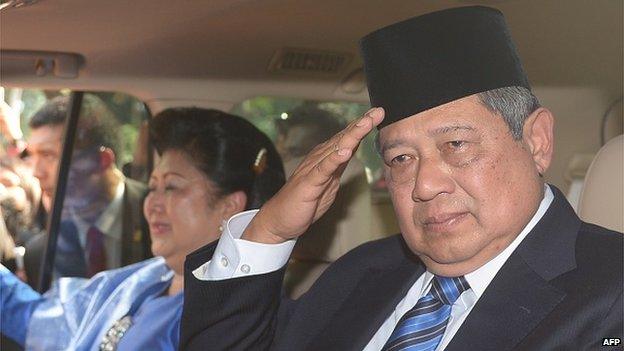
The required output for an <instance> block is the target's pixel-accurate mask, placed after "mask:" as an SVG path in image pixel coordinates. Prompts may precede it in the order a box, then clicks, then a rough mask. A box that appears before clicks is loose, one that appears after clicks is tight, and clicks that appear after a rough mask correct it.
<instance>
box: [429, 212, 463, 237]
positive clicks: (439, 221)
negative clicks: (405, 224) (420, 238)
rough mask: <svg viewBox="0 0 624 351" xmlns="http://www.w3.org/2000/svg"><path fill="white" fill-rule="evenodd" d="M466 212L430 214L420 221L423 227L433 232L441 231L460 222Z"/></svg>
mask: <svg viewBox="0 0 624 351" xmlns="http://www.w3.org/2000/svg"><path fill="white" fill-rule="evenodd" d="M467 216H468V212H445V213H438V214H435V215H431V216H429V217H427V218H425V220H424V221H422V224H423V225H424V227H425V228H427V229H428V230H430V231H434V232H443V231H447V230H449V229H451V228H452V227H454V226H455V225H457V224H459V223H460V222H462V221H463V220H464V219H465V218H466V217H467Z"/></svg>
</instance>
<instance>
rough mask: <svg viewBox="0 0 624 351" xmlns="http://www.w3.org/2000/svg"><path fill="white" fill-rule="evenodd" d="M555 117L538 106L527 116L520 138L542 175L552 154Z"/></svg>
mask: <svg viewBox="0 0 624 351" xmlns="http://www.w3.org/2000/svg"><path fill="white" fill-rule="evenodd" d="M554 126H555V118H554V117H553V114H552V112H550V111H549V110H548V109H546V108H543V107H540V108H538V109H537V110H535V111H534V112H533V113H531V114H530V115H529V117H527V119H526V120H525V122H524V126H523V129H522V139H523V141H524V143H525V144H526V145H527V146H528V148H529V151H530V152H531V155H532V157H533V161H534V162H535V167H536V168H537V171H538V173H539V174H541V175H543V174H544V173H545V172H546V170H547V169H548V167H549V166H550V162H551V160H552V156H553V149H554V141H555V140H554V135H553V131H554Z"/></svg>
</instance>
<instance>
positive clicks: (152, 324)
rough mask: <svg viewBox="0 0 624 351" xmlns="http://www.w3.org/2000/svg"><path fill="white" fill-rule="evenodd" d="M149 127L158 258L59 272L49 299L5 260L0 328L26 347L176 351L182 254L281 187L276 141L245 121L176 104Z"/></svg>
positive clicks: (151, 211) (147, 210)
mask: <svg viewBox="0 0 624 351" xmlns="http://www.w3.org/2000/svg"><path fill="white" fill-rule="evenodd" d="M150 128H151V133H152V137H153V142H154V145H155V146H156V149H157V151H158V153H159V155H160V156H161V157H160V161H159V162H158V164H157V166H156V168H155V169H154V171H153V172H152V175H151V177H150V180H149V189H150V191H149V194H148V195H147V197H146V199H145V203H144V206H143V211H144V214H145V218H146V219H147V221H148V223H149V227H150V236H151V239H152V252H153V253H154V256H156V257H155V258H153V259H149V260H146V261H143V262H140V263H137V264H134V265H130V266H126V267H123V268H120V269H115V270H110V271H105V272H101V273H99V274H97V275H96V276H94V277H93V278H91V279H89V280H86V279H80V278H61V279H59V281H57V282H56V283H55V285H54V287H53V288H52V289H51V290H50V291H49V292H47V293H46V294H44V295H39V294H38V293H37V292H35V291H33V290H32V289H30V287H29V286H28V285H26V284H24V283H22V282H21V281H19V280H18V279H17V278H16V277H15V276H13V275H12V274H11V273H10V272H9V271H8V270H7V269H6V268H4V267H3V266H0V292H1V294H0V311H1V321H0V331H1V332H2V333H3V334H5V335H6V336H8V337H10V338H11V339H13V340H15V341H16V342H18V343H19V344H20V345H24V346H25V348H26V349H28V350H176V349H177V347H178V340H179V323H180V316H181V313H182V303H183V293H182V288H183V286H184V259H185V257H186V255H187V254H189V253H191V252H192V251H194V250H196V249H198V248H200V247H202V246H204V245H206V244H207V243H209V242H211V241H214V240H216V239H218V237H219V235H220V233H221V230H222V228H223V227H222V225H224V223H223V221H224V220H226V219H228V218H229V217H231V216H232V215H234V214H235V213H238V212H240V211H242V210H245V209H251V208H258V207H260V206H261V205H262V204H263V203H264V201H266V200H268V199H269V198H270V197H271V196H273V194H275V193H276V192H277V190H279V188H280V187H281V186H282V185H283V183H284V171H283V167H282V163H281V160H280V158H279V156H278V154H277V152H276V151H275V148H274V147H273V144H272V143H271V141H270V140H269V139H268V138H267V137H266V136H265V135H264V134H262V133H261V132H260V131H259V130H258V129H256V128H255V127H254V126H253V125H251V124H250V123H249V122H247V121H245V120H243V119H241V118H239V117H236V116H232V115H229V114H226V113H223V112H220V111H216V110H205V109H199V108H176V109H168V110H165V111H163V112H161V113H160V114H159V115H157V116H156V117H155V118H154V120H153V121H152V124H151V127H150Z"/></svg>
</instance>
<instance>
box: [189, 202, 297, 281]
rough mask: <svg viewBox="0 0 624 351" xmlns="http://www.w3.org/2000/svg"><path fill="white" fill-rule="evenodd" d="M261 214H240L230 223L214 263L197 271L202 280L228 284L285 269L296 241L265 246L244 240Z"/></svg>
mask: <svg viewBox="0 0 624 351" xmlns="http://www.w3.org/2000/svg"><path fill="white" fill-rule="evenodd" d="M258 211H259V210H249V211H245V212H241V213H238V214H236V215H234V216H232V218H230V219H229V220H228V221H227V224H226V225H225V228H224V229H223V234H221V238H220V239H219V243H218V244H217V248H216V249H215V252H214V255H213V256H212V260H210V261H208V262H206V263H204V264H203V265H201V266H199V267H198V268H197V269H195V270H194V271H193V275H194V276H195V277H196V278H197V279H199V280H224V279H230V278H238V277H243V276H247V275H258V274H264V273H269V272H274V271H276V270H278V269H280V268H282V267H283V266H284V265H285V264H286V262H288V259H289V258H290V254H291V253H292V250H293V248H294V247H295V243H296V240H288V241H286V242H284V243H281V244H274V245H271V244H262V243H257V242H253V241H248V240H243V239H240V237H241V236H242V235H243V232H244V231H245V229H246V228H247V226H248V225H249V223H250V222H251V220H252V219H253V218H254V217H255V216H256V214H257V213H258Z"/></svg>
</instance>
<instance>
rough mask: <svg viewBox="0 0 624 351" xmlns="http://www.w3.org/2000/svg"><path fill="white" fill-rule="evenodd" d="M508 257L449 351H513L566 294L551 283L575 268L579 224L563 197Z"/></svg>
mask: <svg viewBox="0 0 624 351" xmlns="http://www.w3.org/2000/svg"><path fill="white" fill-rule="evenodd" d="M550 187H551V189H552V191H553V193H554V195H555V198H554V200H553V203H552V204H551V205H550V207H549V208H548V211H546V213H545V214H544V216H543V217H542V219H541V220H540V221H539V222H538V223H537V225H536V226H535V227H534V228H533V230H531V232H530V233H529V234H528V235H527V237H526V238H525V239H524V241H523V242H522V243H521V244H520V245H519V246H518V248H517V249H516V250H515V252H514V253H513V254H512V255H511V256H510V257H509V259H508V260H507V262H506V263H505V264H504V265H503V267H502V268H501V270H500V271H499V272H498V274H496V277H494V279H493V280H492V282H491V283H490V285H489V286H488V288H487V289H486V290H485V292H484V293H483V296H481V298H480V299H479V301H478V302H477V304H476V305H475V306H474V308H473V309H472V311H471V312H470V314H469V315H468V317H467V318H466V320H465V321H464V323H463V324H462V326H461V328H460V329H459V331H458V332H457V334H455V336H454V337H453V339H452V340H451V342H450V343H449V345H448V346H447V348H446V350H447V351H453V350H510V349H512V348H513V347H514V346H515V345H517V344H518V342H520V341H521V340H522V339H523V338H524V337H525V336H526V335H527V334H528V333H529V332H530V331H531V330H532V329H533V328H534V327H535V326H537V324H539V322H540V321H542V320H543V319H544V318H545V317H546V316H547V315H548V313H550V311H552V310H553V309H554V308H555V306H557V304H559V302H561V301H562V300H563V299H564V298H565V296H566V294H565V293H564V292H562V291H560V290H559V289H557V288H555V287H554V286H552V285H551V284H550V283H549V281H550V280H552V279H554V278H555V277H557V276H559V275H561V274H563V273H566V272H568V271H570V270H572V269H574V268H575V267H576V258H575V254H574V253H575V244H576V236H577V233H578V229H579V227H580V223H581V222H580V220H579V218H578V217H577V216H576V214H575V213H574V210H573V209H572V208H571V207H570V205H569V204H568V202H567V201H566V200H565V197H564V196H563V194H562V193H561V192H560V191H559V190H558V189H557V188H555V187H554V186H552V185H551V186H550Z"/></svg>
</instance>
